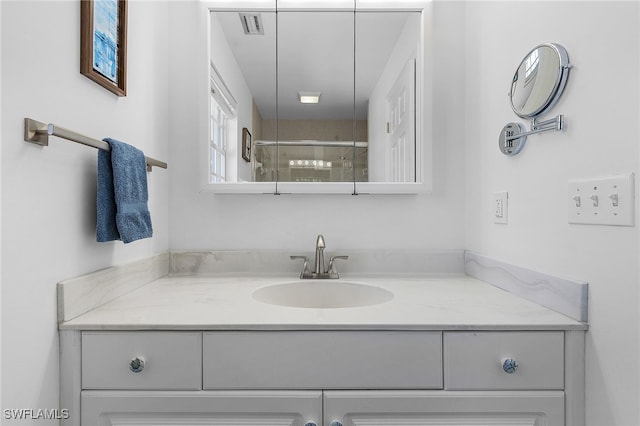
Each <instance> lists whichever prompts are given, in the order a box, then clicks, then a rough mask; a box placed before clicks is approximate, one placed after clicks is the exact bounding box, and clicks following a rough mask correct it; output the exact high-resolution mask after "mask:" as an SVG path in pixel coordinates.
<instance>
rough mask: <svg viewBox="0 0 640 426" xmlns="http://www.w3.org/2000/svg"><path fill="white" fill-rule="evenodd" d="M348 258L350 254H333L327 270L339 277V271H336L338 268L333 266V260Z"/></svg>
mask: <svg viewBox="0 0 640 426" xmlns="http://www.w3.org/2000/svg"><path fill="white" fill-rule="evenodd" d="M338 259H340V260H347V259H349V256H331V257H330V258H329V270H328V271H327V272H328V273H329V274H335V275H336V278H338V271H336V268H335V267H334V266H333V261H334V260H338Z"/></svg>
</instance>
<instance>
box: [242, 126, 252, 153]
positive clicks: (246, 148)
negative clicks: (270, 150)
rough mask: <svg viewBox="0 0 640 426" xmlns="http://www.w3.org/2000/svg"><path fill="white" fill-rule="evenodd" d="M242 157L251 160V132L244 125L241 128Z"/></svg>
mask: <svg viewBox="0 0 640 426" xmlns="http://www.w3.org/2000/svg"><path fill="white" fill-rule="evenodd" d="M242 158H243V159H244V161H251V133H249V129H247V128H246V127H243V128H242Z"/></svg>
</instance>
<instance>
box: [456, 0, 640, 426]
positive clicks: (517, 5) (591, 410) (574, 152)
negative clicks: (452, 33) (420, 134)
mask: <svg viewBox="0 0 640 426" xmlns="http://www.w3.org/2000/svg"><path fill="white" fill-rule="evenodd" d="M466 4H467V10H466V15H464V16H461V17H460V18H461V20H460V23H459V25H458V28H462V27H464V28H466V54H465V57H466V64H465V69H466V74H465V75H466V87H467V89H466V105H467V109H466V114H465V117H461V119H463V120H461V123H465V125H466V132H467V142H466V146H465V153H466V171H467V176H466V194H467V196H466V200H467V210H466V221H465V222H466V232H465V248H466V249H469V250H472V251H475V252H478V253H481V254H483V255H486V256H489V257H493V258H497V259H501V260H504V261H506V262H509V263H513V264H517V265H522V266H525V267H527V268H531V269H534V270H538V271H543V272H547V273H550V274H553V275H559V276H569V277H574V278H577V279H582V280H585V281H588V282H589V285H590V295H589V297H590V306H589V317H590V330H589V332H588V334H587V340H586V360H587V376H586V389H587V391H586V407H587V424H588V425H594V426H596V425H598V426H599V425H638V424H640V418H639V416H638V401H639V377H640V372H639V369H638V367H639V361H638V360H639V359H640V353H639V349H638V342H639V339H638V336H639V324H640V318H639V309H638V306H639V304H638V300H639V294H638V283H639V272H638V259H639V249H638V244H639V240H640V239H639V233H638V222H637V221H636V226H635V227H605V226H584V225H582V226H581V225H569V224H568V223H567V198H566V197H567V181H568V180H569V179H573V178H590V177H596V176H603V175H610V174H618V173H626V172H635V173H636V177H637V174H638V165H639V148H638V140H639V136H640V133H639V129H638V120H639V119H638V117H640V108H639V96H638V91H639V89H640V88H639V85H638V81H639V79H638V75H639V71H640V70H639V69H638V61H639V49H640V45H639V28H640V24H639V11H638V2H611V1H600V2H588V1H583V2H574V1H570V2H557V1H554V2H489V1H477V2H476V1H473V2H468V3H466ZM543 42H556V43H559V44H562V45H563V46H564V47H565V48H566V49H567V51H568V53H569V58H570V62H571V63H572V64H573V65H574V68H572V70H571V72H570V75H569V81H568V84H567V87H566V90H565V94H564V96H563V99H562V100H561V101H560V102H559V103H558V104H557V105H556V107H555V108H554V109H553V111H552V114H558V113H561V114H564V115H565V116H566V124H567V128H566V131H564V132H562V133H560V132H551V133H546V134H543V135H534V136H530V137H529V138H528V142H527V146H526V147H525V150H524V151H523V152H522V153H520V154H519V155H518V156H516V157H512V158H509V157H506V156H504V155H502V154H501V153H500V152H499V150H498V144H497V140H498V134H499V132H500V130H501V129H502V126H504V125H505V124H506V123H508V122H510V121H520V122H524V121H523V120H520V119H518V117H516V116H515V114H514V113H513V112H512V111H511V108H510V105H509V98H508V97H507V96H506V94H507V92H508V91H509V87H510V82H511V78H512V76H513V73H514V72H515V70H516V67H517V66H518V64H519V63H520V61H521V59H522V58H523V57H524V56H525V54H526V53H527V52H528V51H529V50H530V49H531V48H533V47H534V46H535V45H537V44H539V43H543ZM548 117H551V115H548ZM524 124H526V125H527V127H528V126H529V124H528V123H524ZM636 181H637V179H636ZM637 187H638V186H637V183H636V188H637ZM502 190H506V191H509V212H508V216H509V224H508V225H497V224H493V223H492V218H491V212H492V199H491V194H492V193H493V192H497V191H502ZM636 194H637V191H636ZM636 196H637V195H636ZM636 217H637V214H636Z"/></svg>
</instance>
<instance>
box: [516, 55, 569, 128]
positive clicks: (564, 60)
mask: <svg viewBox="0 0 640 426" xmlns="http://www.w3.org/2000/svg"><path fill="white" fill-rule="evenodd" d="M568 75H569V55H568V54H567V51H566V50H565V48H564V47H562V46H560V45H559V44H555V43H545V44H541V45H539V46H536V47H535V48H533V50H531V51H530V52H529V53H527V56H525V57H524V59H523V60H522V62H521V63H520V65H519V66H518V69H517V70H516V73H515V74H514V76H513V82H512V83H511V92H510V93H509V96H510V97H511V107H512V108H513V111H514V112H515V113H516V114H517V115H518V116H519V117H522V118H533V117H537V116H538V115H540V114H542V113H543V112H545V111H546V110H548V109H550V108H551V107H552V106H553V105H554V104H555V103H556V102H557V101H558V99H559V98H560V95H562V91H563V90H564V86H565V84H566V83H567V77H568Z"/></svg>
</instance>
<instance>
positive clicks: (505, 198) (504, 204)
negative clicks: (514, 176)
mask: <svg viewBox="0 0 640 426" xmlns="http://www.w3.org/2000/svg"><path fill="white" fill-rule="evenodd" d="M508 207H509V193H508V192H506V191H504V192H496V193H494V194H493V203H492V204H491V208H492V209H493V210H492V216H493V223H501V224H506V223H508V212H509V208H508Z"/></svg>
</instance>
